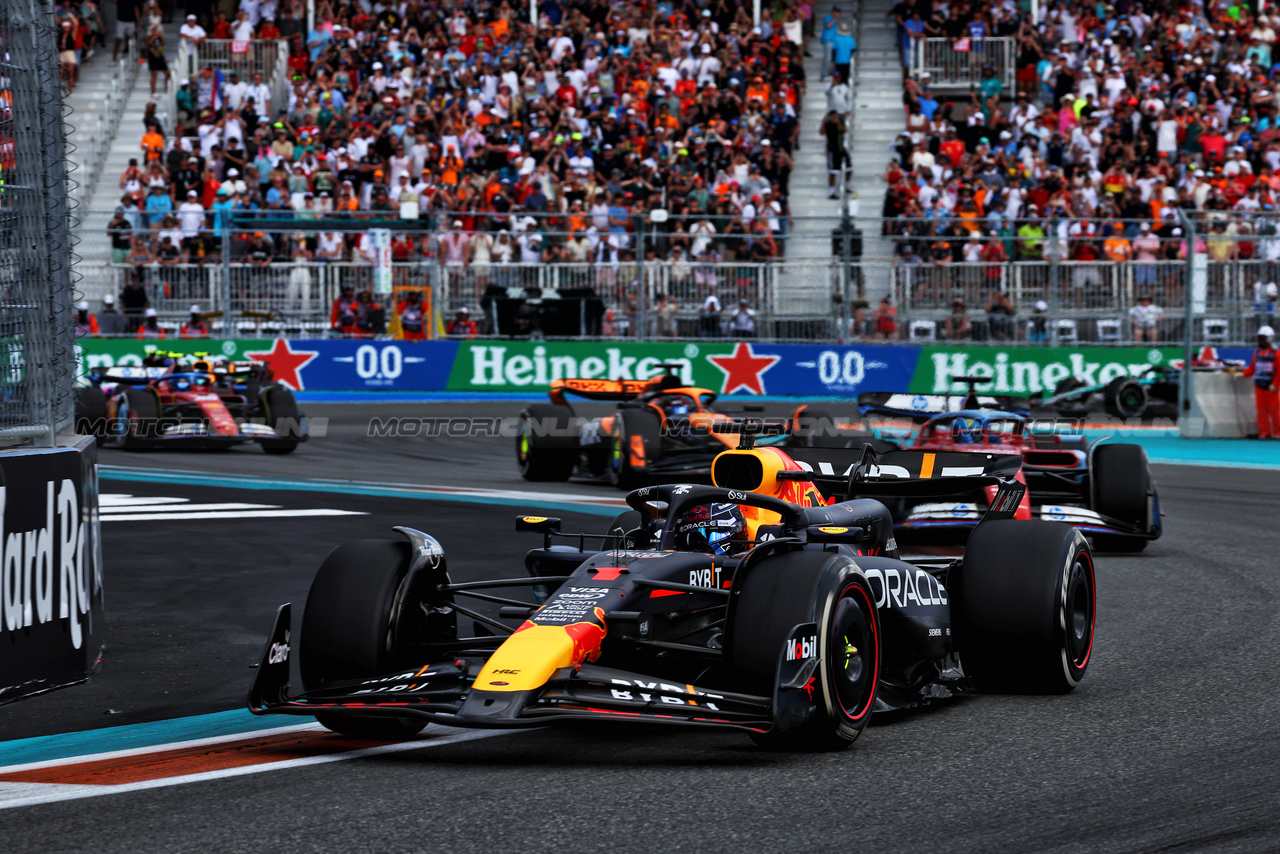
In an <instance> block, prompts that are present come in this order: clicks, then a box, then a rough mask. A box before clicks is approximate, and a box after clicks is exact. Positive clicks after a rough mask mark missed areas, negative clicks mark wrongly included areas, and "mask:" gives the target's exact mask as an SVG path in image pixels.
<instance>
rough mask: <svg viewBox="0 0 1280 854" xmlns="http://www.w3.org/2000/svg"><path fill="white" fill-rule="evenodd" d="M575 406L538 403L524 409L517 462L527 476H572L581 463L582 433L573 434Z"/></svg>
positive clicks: (527, 477)
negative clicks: (579, 440)
mask: <svg viewBox="0 0 1280 854" xmlns="http://www.w3.org/2000/svg"><path fill="white" fill-rule="evenodd" d="M572 428H573V410H572V409H570V408H569V407H567V406H556V405H554V404H549V403H535V404H534V405H532V406H530V407H529V408H528V409H526V410H525V411H524V412H522V413H520V432H519V433H517V434H516V463H517V464H518V465H519V466H520V476H521V477H523V478H524V479H525V480H534V481H539V480H541V481H549V480H568V479H569V476H570V475H572V474H573V469H574V467H575V466H577V464H578V437H577V436H576V435H572Z"/></svg>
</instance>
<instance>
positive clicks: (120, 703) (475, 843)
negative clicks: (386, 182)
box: [0, 401, 1280, 852]
mask: <svg viewBox="0 0 1280 854" xmlns="http://www.w3.org/2000/svg"><path fill="white" fill-rule="evenodd" d="M780 406H781V405H780ZM305 407H306V409H307V410H308V412H309V413H310V414H311V415H313V416H317V417H323V418H327V424H326V427H327V430H326V433H327V434H326V435H325V436H322V437H317V438H315V439H313V440H312V441H311V442H309V443H307V444H306V445H304V446H302V447H301V448H300V449H299V450H298V451H297V452H296V453H294V454H292V455H289V456H282V457H273V456H266V455H264V454H262V453H261V452H259V451H258V450H256V448H253V447H246V448H240V449H235V450H233V451H230V452H226V453H199V452H185V451H184V452H153V453H136V452H134V453H130V452H123V451H116V450H103V451H102V452H101V453H100V458H99V459H100V464H101V466H102V468H101V491H102V494H103V500H102V514H101V516H102V532H103V551H104V558H105V579H106V596H107V600H106V601H107V621H108V628H107V648H106V651H105V655H104V658H103V661H102V664H101V668H100V670H99V672H98V673H97V674H96V675H95V677H94V678H93V679H92V680H91V681H90V682H89V683H88V684H86V685H82V686H77V687H73V688H70V689H67V690H64V691H59V692H54V693H50V694H47V695H42V696H37V697H34V698H32V699H29V700H25V701H22V702H19V703H16V704H13V705H9V706H5V707H3V708H0V822H2V826H3V827H4V838H5V841H6V845H7V847H9V848H10V849H12V850H16V851H44V850H52V849H53V848H54V846H57V848H58V849H60V850H68V851H88V850H93V851H95V852H115V851H120V852H125V851H128V852H136V851H138V850H165V851H186V850H201V851H207V850H217V851H221V850H228V851H230V850H249V849H254V850H281V851H312V850H316V849H317V848H318V847H319V846H321V845H324V846H325V847H343V848H353V849H355V850H380V851H401V850H403V851H410V850H413V851H419V850H425V849H427V848H434V849H440V850H446V851H473V850H475V851H479V850H485V851H488V850H504V849H516V848H519V849H520V850H561V851H579V850H582V851H586V850H605V849H608V850H610V851H653V850H656V849H661V850H688V851H730V850H733V851H742V850H748V851H754V850H781V849H783V848H784V847H785V848H787V849H794V848H803V849H806V850H829V851H842V852H848V851H872V850H921V849H925V848H929V849H941V850H959V851H992V850H1012V851H1024V850H1036V851H1058V850H1062V851H1070V850H1081V851H1085V850H1106V851H1219V850H1220V851H1270V850H1274V849H1275V847H1276V839H1280V809H1277V808H1276V794H1275V792H1276V789H1277V784H1280V773H1278V772H1277V771H1276V770H1275V769H1276V768H1277V767H1280V692H1277V691H1276V690H1275V688H1274V677H1273V675H1272V672H1273V670H1274V664H1273V661H1274V650H1275V649H1277V648H1280V613H1278V607H1277V605H1278V604H1280V603H1278V602H1277V598H1278V597H1277V594H1276V583H1277V575H1278V574H1280V560H1278V559H1277V555H1280V525H1278V524H1277V523H1276V519H1277V518H1278V516H1280V512H1278V511H1280V442H1277V443H1259V442H1255V443H1245V442H1212V441H1210V442H1194V443H1193V442H1189V441H1183V440H1179V439H1176V438H1174V437H1172V436H1169V435H1167V434H1164V433H1159V432H1158V431H1150V432H1149V433H1148V434H1144V435H1141V436H1137V437H1134V436H1124V437H1121V438H1122V439H1123V440H1125V441H1140V442H1141V443H1142V444H1144V445H1145V446H1146V447H1147V448H1148V453H1149V454H1150V456H1151V458H1152V460H1153V466H1152V471H1153V474H1154V477H1155V479H1156V481H1157V486H1158V489H1159V492H1160V502H1161V509H1162V510H1163V511H1164V513H1165V519H1164V523H1165V535H1164V537H1163V538H1162V539H1160V540H1158V541H1156V542H1155V543H1153V544H1151V546H1149V547H1148V549H1147V550H1146V551H1145V552H1144V553H1142V554H1138V555H1110V554H1102V555H1099V556H1098V558H1097V580H1098V625H1097V639H1096V645H1095V651H1094V658H1093V660H1092V662H1091V665H1090V668H1089V672H1088V676H1087V678H1086V679H1085V681H1084V682H1083V683H1082V684H1081V686H1080V687H1079V688H1078V689H1077V690H1076V691H1074V692H1073V693H1071V694H1068V695H1065V696H1057V697H1028V696H990V695H972V696H968V697H964V698H962V699H959V700H954V701H949V702H945V703H941V704H938V705H935V706H933V707H931V708H927V709H924V710H921V711H918V712H913V713H909V714H904V715H897V716H894V717H893V718H892V719H891V720H876V721H874V722H873V724H872V726H871V728H870V729H869V730H868V731H867V732H866V733H865V734H864V735H863V737H862V738H861V739H860V740H859V741H858V742H857V744H856V745H854V747H853V748H852V749H851V750H849V751H847V752H843V753H838V754H819V755H812V754H779V753H767V752H762V751H760V750H759V749H757V748H756V747H755V746H754V745H752V743H751V742H750V741H749V740H748V739H747V738H745V737H744V736H739V735H735V734H732V733H729V734H721V733H714V732H713V733H707V732H702V731H693V732H691V731H688V730H680V729H662V728H658V729H654V728H632V727H628V726H625V725H624V726H600V725H592V726H578V727H573V728H569V727H557V728H547V729H539V730H532V731H518V732H499V733H494V732H485V731H474V730H468V731H460V730H450V729H446V728H441V727H435V726H432V727H428V728H427V729H426V730H424V732H423V733H422V734H421V736H419V737H417V738H415V739H414V740H412V741H407V742H399V743H375V742H365V741H355V740H352V739H348V738H344V737H340V736H336V735H333V734H329V733H327V732H326V731H324V730H322V729H321V728H319V726H318V725H316V724H314V723H313V722H311V721H310V720H309V719H305V718H291V717H279V718H272V717H267V718H259V717H254V716H252V715H250V714H249V713H248V712H247V711H246V710H244V698H245V694H246V692H247V690H248V687H249V683H250V680H251V679H252V677H253V673H254V669H253V668H254V667H255V666H256V665H257V662H258V660H259V657H260V655H261V651H262V645H263V642H264V640H265V638H266V635H267V633H268V630H269V628H270V625H271V621H272V617H273V615H274V613H275V610H276V608H277V607H278V605H279V604H281V603H282V602H293V603H294V614H295V628H296V625H297V618H298V617H299V616H300V612H301V609H302V604H303V603H304V602H305V599H306V593H307V588H308V585H309V584H310V581H311V577H312V575H313V574H314V572H315V570H316V568H317V567H318V566H319V565H320V562H321V561H322V560H323V559H324V556H325V555H326V554H327V553H328V552H329V551H330V550H331V549H332V548H333V547H334V546H335V545H337V544H339V543H341V542H343V541H346V540H350V539H357V538H363V537H383V536H391V531H390V529H391V527H392V526H394V525H409V526H412V527H416V528H420V529H422V530H425V531H427V532H428V533H431V534H433V535H434V536H436V537H437V538H438V539H439V540H440V541H441V543H442V544H443V545H444V547H445V549H446V552H447V554H448V556H449V569H450V574H451V575H452V576H453V578H454V579H455V580H473V579H476V580H478V579H483V578H490V577H499V576H503V575H510V574H513V573H516V574H519V573H521V572H522V571H523V568H522V564H521V557H522V555H523V553H524V551H525V550H526V549H528V548H530V547H532V546H534V545H535V544H536V542H537V538H536V537H530V536H529V535H518V534H516V533H515V532H514V518H515V516H516V515H517V514H521V513H529V512H533V511H549V512H550V513H554V515H557V516H560V517H561V518H563V519H564V529H565V530H599V529H602V528H603V527H604V525H605V524H606V523H607V522H608V520H609V518H610V517H612V516H613V515H614V514H615V513H617V512H618V510H619V508H620V506H621V504H622V502H621V493H618V492H616V491H614V490H611V489H610V488H608V487H605V486H601V485H596V484H589V483H577V482H570V483H565V484H531V483H527V482H525V481H523V480H521V479H520V477H519V475H518V474H517V472H516V468H515V462H514V453H513V449H512V441H511V440H510V439H509V438H503V437H500V436H493V437H474V436H473V437H470V438H466V437H449V436H438V437H425V436H399V437H393V436H387V435H381V436H378V435H370V430H369V426H368V425H369V420H370V417H371V415H372V414H374V412H375V407H373V406H369V405H349V404H335V403H309V404H306V405H305ZM520 408H521V404H520V403H519V402H516V401H489V402H485V403H468V402H456V401H455V402H441V401H435V402H421V403H402V404H388V405H380V406H378V407H376V412H377V414H378V415H379V416H381V417H388V416H389V415H400V416H405V417H423V416H430V417H441V416H444V417H450V416H458V417H482V418H483V417H500V416H511V415H515V414H518V412H519V410H520ZM584 409H585V408H584ZM832 409H835V410H837V411H838V409H839V407H836V406H833V407H832ZM587 414H590V410H589V409H588V410H587ZM544 515H546V513H545V512H544Z"/></svg>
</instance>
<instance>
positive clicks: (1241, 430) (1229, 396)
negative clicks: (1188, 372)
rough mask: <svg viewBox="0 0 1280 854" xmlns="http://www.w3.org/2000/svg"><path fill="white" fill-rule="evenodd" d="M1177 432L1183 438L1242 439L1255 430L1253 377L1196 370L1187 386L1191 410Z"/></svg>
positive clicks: (1256, 423)
mask: <svg viewBox="0 0 1280 854" xmlns="http://www.w3.org/2000/svg"><path fill="white" fill-rule="evenodd" d="M1179 432H1180V433H1181V435H1182V436H1183V437H1184V438H1187V439H1242V438H1244V437H1246V436H1256V435H1257V433H1258V410H1257V406H1256V404H1255V403H1254V397H1253V380H1251V379H1249V378H1248V377H1244V376H1241V375H1240V374H1208V373H1203V374H1202V373H1197V374H1196V375H1195V378H1194V379H1193V380H1192V385H1191V412H1190V413H1188V416H1187V417H1186V418H1184V419H1182V420H1181V423H1180V424H1179Z"/></svg>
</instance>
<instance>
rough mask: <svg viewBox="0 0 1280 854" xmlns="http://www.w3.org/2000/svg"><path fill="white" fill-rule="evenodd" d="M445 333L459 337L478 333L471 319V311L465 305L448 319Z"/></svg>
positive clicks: (472, 336)
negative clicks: (451, 318)
mask: <svg viewBox="0 0 1280 854" xmlns="http://www.w3.org/2000/svg"><path fill="white" fill-rule="evenodd" d="M445 334H446V335H450V336H454V337H460V338H475V337H476V335H478V334H479V330H478V329H477V327H476V322H475V321H474V320H472V319H471V311H470V310H469V309H468V308H467V307H466V306H465V305H464V306H463V307H462V308H460V309H458V312H457V314H455V315H454V318H453V320H450V321H449V325H448V326H447V327H445Z"/></svg>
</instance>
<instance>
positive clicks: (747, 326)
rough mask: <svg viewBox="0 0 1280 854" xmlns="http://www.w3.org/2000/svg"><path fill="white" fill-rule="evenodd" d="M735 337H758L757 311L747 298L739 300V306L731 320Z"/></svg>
mask: <svg viewBox="0 0 1280 854" xmlns="http://www.w3.org/2000/svg"><path fill="white" fill-rule="evenodd" d="M729 326H730V328H732V329H733V337H735V338H755V337H756V313H755V311H754V310H753V309H752V308H751V307H750V304H749V303H748V302H747V301H746V300H744V299H743V300H738V308H737V310H736V311H734V313H733V317H731V318H730V320H729Z"/></svg>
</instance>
